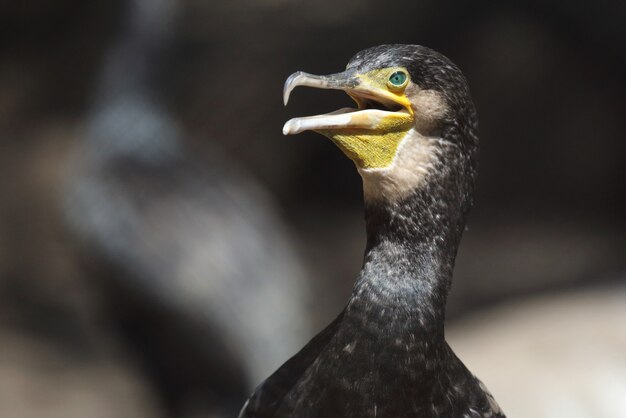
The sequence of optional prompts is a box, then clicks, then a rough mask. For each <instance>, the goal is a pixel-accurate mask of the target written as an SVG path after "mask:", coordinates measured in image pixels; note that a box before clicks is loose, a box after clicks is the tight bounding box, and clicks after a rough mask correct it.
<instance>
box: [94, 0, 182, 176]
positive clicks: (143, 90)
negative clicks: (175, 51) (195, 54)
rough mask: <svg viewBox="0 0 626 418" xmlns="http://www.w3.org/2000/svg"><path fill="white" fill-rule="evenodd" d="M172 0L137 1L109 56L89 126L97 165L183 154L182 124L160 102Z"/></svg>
mask: <svg viewBox="0 0 626 418" xmlns="http://www.w3.org/2000/svg"><path fill="white" fill-rule="evenodd" d="M176 12H177V5H176V2H175V1H172V0H156V1H155V0H132V1H129V2H127V3H125V5H124V16H123V22H122V25H121V27H120V30H119V33H117V36H116V38H115V40H114V42H113V44H112V45H111V48H110V50H109V51H108V53H107V54H106V56H105V59H104V62H103V70H102V73H101V74H100V77H99V79H98V82H97V85H98V87H97V89H96V91H95V94H94V96H95V97H94V103H93V104H92V109H91V113H90V115H89V123H88V124H87V127H86V131H87V132H86V135H85V136H86V141H85V142H86V146H85V149H86V157H87V158H88V159H89V160H90V162H91V166H92V167H100V166H101V165H105V166H106V165H107V164H117V163H118V162H119V161H126V160H129V161H133V162H139V163H148V164H151V165H159V166H160V165H164V164H169V163H171V162H173V161H176V159H177V158H178V156H179V154H180V145H181V144H180V138H179V137H180V135H181V132H180V128H179V126H178V124H177V123H176V121H175V120H174V119H173V118H172V116H171V115H170V114H169V112H168V111H167V109H166V108H165V107H164V106H163V105H162V104H161V103H162V102H163V98H162V97H161V96H162V94H161V93H162V90H163V89H162V88H161V86H160V84H162V83H161V82H160V77H161V74H160V70H161V69H162V68H163V65H164V61H165V59H166V56H167V53H168V51H169V47H170V46H171V44H172V43H173V39H174V35H175V34H174V29H175V28H174V23H175V15H176Z"/></svg>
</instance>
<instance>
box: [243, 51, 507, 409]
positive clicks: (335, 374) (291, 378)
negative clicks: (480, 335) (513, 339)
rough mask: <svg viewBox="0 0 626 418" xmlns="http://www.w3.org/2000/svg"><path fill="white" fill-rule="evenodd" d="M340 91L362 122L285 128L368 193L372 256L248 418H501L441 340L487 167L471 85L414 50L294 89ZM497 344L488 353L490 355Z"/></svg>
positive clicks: (326, 118) (321, 121)
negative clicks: (323, 152) (314, 145)
mask: <svg viewBox="0 0 626 418" xmlns="http://www.w3.org/2000/svg"><path fill="white" fill-rule="evenodd" d="M296 86H310V87H318V88H331V89H340V90H344V91H345V92H347V93H348V94H349V95H350V96H351V97H352V98H353V99H354V101H355V102H356V103H357V106H358V108H357V109H351V108H344V109H340V110H338V111H335V112H332V113H329V114H325V115H317V116H311V117H305V118H295V119H292V120H290V121H288V122H287V123H286V124H285V127H284V129H283V131H284V133H285V134H296V133H299V132H302V131H304V130H314V131H317V132H319V133H322V134H324V135H325V136H328V137H329V138H330V139H331V140H332V141H333V142H334V143H335V144H336V145H337V146H338V147H339V148H340V149H341V150H342V151H343V152H344V153H345V154H346V156H348V157H349V158H350V159H352V161H353V162H354V163H355V165H356V166H357V169H358V171H359V173H360V175H361V177H362V179H363V191H364V197H365V220H366V229H367V245H366V250H365V260H364V264H363V268H362V270H361V273H360V274H359V276H358V277H357V279H356V283H355V285H354V289H353V292H352V295H351V297H350V300H349V301H348V304H347V306H346V307H345V308H344V310H343V312H342V313H341V314H340V315H339V316H338V317H337V319H335V320H334V321H333V322H332V323H331V324H330V325H329V326H328V327H327V328H326V329H325V330H323V331H322V332H321V333H319V334H318V335H317V336H316V337H315V338H314V339H313V340H311V342H310V343H309V344H307V345H306V346H305V347H304V348H303V349H302V350H301V351H300V352H299V353H297V354H296V355H295V356H294V357H292V358H291V359H290V360H289V361H287V362H286V363H285V364H284V365H283V366H282V367H281V368H279V369H278V371H276V372H275V373H274V374H273V375H271V376H270V377H269V378H268V379H267V380H266V381H265V382H263V383H262V384H261V385H260V386H259V387H258V388H257V390H256V392H255V393H254V394H253V396H252V397H251V398H250V399H249V400H248V402H247V403H246V405H245V406H244V408H243V410H242V412H241V414H240V416H241V417H361V418H362V417H408V416H411V417H433V418H434V417H448V418H469V417H476V418H478V417H482V418H485V417H504V415H503V413H502V412H501V410H500V408H499V407H498V405H497V403H496V402H495V401H494V399H493V397H492V396H491V395H490V394H489V392H488V391H487V389H486V388H485V386H484V385H483V384H482V383H481V382H480V381H479V380H478V379H477V378H476V377H475V376H474V375H473V374H472V373H471V372H470V371H469V370H468V369H467V368H466V367H465V366H464V365H463V363H462V362H461V361H460V360H459V359H458V358H457V357H456V355H455V354H454V353H453V351H452V349H451V348H450V347H449V346H448V344H447V343H446V340H445V338H444V319H445V305H446V298H447V294H448V291H449V288H450V284H451V279H452V271H453V267H454V261H455V257H456V253H457V249H458V246H459V243H460V240H461V235H462V233H463V230H464V227H465V220H466V216H467V213H468V211H469V209H470V207H471V204H472V194H473V189H474V181H475V177H476V171H477V166H478V136H477V118H476V111H475V109H474V104H473V103H472V99H471V96H470V92H469V88H468V86H467V83H466V80H465V78H464V76H463V74H462V73H461V71H460V70H459V69H458V68H457V67H456V66H455V65H454V64H453V63H452V62H451V61H449V60H448V59H447V58H445V57H444V56H442V55H441V54H439V53H437V52H435V51H432V50H430V49H428V48H425V47H421V46H416V45H383V46H378V47H374V48H370V49H367V50H365V51H361V52H359V53H358V54H356V55H355V56H354V57H353V58H352V60H351V61H350V62H349V64H348V66H347V70H346V71H345V72H342V73H338V74H333V75H329V76H314V75H311V74H306V73H302V72H298V73H295V74H293V75H292V76H291V77H290V78H289V79H288V80H287V82H286V84H285V96H284V98H285V103H286V102H287V101H288V99H289V94H290V92H291V91H292V89H293V88H295V87H296ZM485 343H486V344H488V341H486V342H485Z"/></svg>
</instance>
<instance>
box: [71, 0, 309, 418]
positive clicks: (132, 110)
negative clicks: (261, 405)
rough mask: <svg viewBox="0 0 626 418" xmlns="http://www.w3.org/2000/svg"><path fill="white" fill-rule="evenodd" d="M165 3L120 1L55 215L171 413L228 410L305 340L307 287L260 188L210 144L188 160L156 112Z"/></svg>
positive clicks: (176, 128) (166, 30)
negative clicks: (115, 29) (60, 215)
mask: <svg viewBox="0 0 626 418" xmlns="http://www.w3.org/2000/svg"><path fill="white" fill-rule="evenodd" d="M177 3H178V2H176V1H172V0H158V1H155V0H133V1H130V2H125V3H124V4H125V13H124V23H123V24H122V25H120V27H121V30H120V33H119V34H118V39H117V40H116V41H115V43H114V45H113V47H112V48H111V50H110V51H109V53H108V54H107V56H106V59H105V61H104V68H103V73H102V75H101V77H100V78H99V81H98V82H97V86H98V91H97V97H96V99H95V103H94V106H93V109H92V111H91V113H90V114H89V117H88V121H87V124H86V127H85V131H84V138H83V140H84V141H83V143H82V144H81V145H82V146H81V152H79V153H77V155H76V167H75V170H74V171H73V179H72V182H71V184H69V185H68V186H69V190H68V196H67V199H66V201H65V213H66V218H67V221H68V224H69V226H70V227H71V230H72V231H73V232H74V233H75V235H76V236H77V237H79V238H80V240H79V241H78V242H79V243H80V245H81V247H80V249H81V252H82V254H83V255H84V256H85V257H84V259H85V260H88V261H89V262H88V263H85V265H88V266H89V268H88V270H87V271H88V272H89V273H92V274H94V276H96V277H98V278H99V279H100V280H99V282H98V283H99V284H100V290H101V294H102V295H103V299H105V300H106V304H107V306H108V307H109V308H108V310H107V314H108V315H109V316H110V317H112V318H114V321H113V322H114V323H115V326H116V329H119V330H120V331H121V332H122V334H123V335H124V337H126V341H127V342H128V343H129V346H130V347H131V349H132V350H133V351H134V352H135V354H136V355H137V357H136V359H137V363H138V364H139V366H140V368H141V369H144V370H146V371H147V373H148V374H149V376H150V377H151V378H152V379H153V381H154V382H155V384H156V388H157V390H158V391H159V395H161V397H162V399H164V400H165V403H166V406H167V410H168V411H169V412H170V414H171V416H176V417H182V416H185V414H186V413H199V411H203V413H210V414H211V415H210V416H233V415H235V414H236V413H237V411H238V409H239V407H240V405H241V403H242V402H243V401H244V400H245V397H246V396H247V395H248V393H249V391H250V390H251V389H252V388H253V387H254V385H255V384H256V383H257V382H258V380H259V379H261V378H263V377H264V376H266V375H267V373H269V372H270V371H271V370H273V369H275V368H276V367H278V366H279V365H280V362H282V359H284V358H285V356H287V355H289V354H291V353H292V352H293V351H294V350H295V349H297V348H298V347H300V346H301V344H302V342H303V341H305V338H307V337H308V336H309V335H310V333H309V325H308V316H307V313H306V311H305V310H306V306H307V304H306V301H305V298H306V295H307V293H308V292H307V282H306V280H305V274H304V269H303V268H302V265H301V263H300V261H299V258H298V257H297V255H296V253H295V251H294V249H293V245H292V242H291V241H290V239H289V238H288V234H287V231H286V230H285V227H284V225H283V224H282V222H281V221H280V219H279V218H278V216H277V215H276V210H275V208H274V207H273V205H272V202H271V199H269V196H268V195H267V193H265V191H264V190H263V188H262V187H261V185H260V184H258V183H257V182H256V181H254V179H253V178H252V177H251V176H250V175H248V174H246V173H245V171H244V170H242V169H241V167H239V166H238V165H237V164H236V162H235V161H233V160H232V159H230V158H228V156H227V155H225V153H224V152H222V151H221V150H220V149H219V148H218V147H217V146H216V145H214V144H213V145H212V146H210V147H207V148H208V149H209V150H210V154H209V155H205V156H204V158H195V156H194V155H193V154H192V152H190V151H189V150H188V149H187V147H186V144H187V142H188V141H187V140H186V137H185V136H186V133H185V132H184V130H183V129H182V128H181V127H180V125H179V124H178V123H177V122H176V120H175V119H174V117H173V116H172V115H171V113H170V112H168V111H167V109H166V107H165V106H164V105H163V101H164V100H163V98H162V93H163V88H162V85H161V84H162V82H163V80H164V78H163V77H160V75H161V74H160V73H161V71H162V70H163V68H164V67H165V62H166V58H167V57H168V51H170V47H171V45H172V43H173V40H174V39H175V32H174V23H175V21H176V19H175V18H176V12H177ZM272 300H280V301H281V303H273V302H271V301H272ZM206 411H208V412H206ZM194 416H195V415H194Z"/></svg>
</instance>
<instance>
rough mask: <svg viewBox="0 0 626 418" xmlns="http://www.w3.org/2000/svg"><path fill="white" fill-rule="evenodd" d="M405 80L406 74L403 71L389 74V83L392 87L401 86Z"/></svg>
mask: <svg viewBox="0 0 626 418" xmlns="http://www.w3.org/2000/svg"><path fill="white" fill-rule="evenodd" d="M406 80H407V75H406V73H405V72H404V71H396V72H395V73H393V74H391V75H390V76H389V84H391V86H393V87H402V86H403V85H404V83H406Z"/></svg>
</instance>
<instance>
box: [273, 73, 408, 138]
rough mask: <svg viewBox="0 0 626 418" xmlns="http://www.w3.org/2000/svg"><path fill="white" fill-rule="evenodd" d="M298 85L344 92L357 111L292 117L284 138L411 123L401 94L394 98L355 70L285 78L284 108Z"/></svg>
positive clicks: (284, 132) (284, 128)
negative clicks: (302, 134) (405, 122)
mask: <svg viewBox="0 0 626 418" xmlns="http://www.w3.org/2000/svg"><path fill="white" fill-rule="evenodd" d="M298 86H307V87H316V88H321V89H335V90H343V91H345V92H346V93H347V94H348V95H349V96H350V97H352V99H354V101H355V102H356V104H357V108H349V107H346V108H343V109H339V110H336V111H334V112H330V113H326V114H322V115H315V116H308V117H300V118H294V119H291V120H289V121H287V123H285V125H284V127H283V134H284V135H294V134H298V133H300V132H303V131H307V130H312V131H316V132H320V133H322V134H324V133H328V132H329V131H331V132H337V131H342V130H349V129H358V130H376V129H378V128H380V127H381V126H382V125H383V124H385V125H386V124H387V122H389V121H390V119H392V120H397V123H399V122H403V121H406V120H407V118H410V119H411V120H412V117H413V114H412V110H411V106H410V103H409V102H408V100H407V99H406V97H405V96H403V95H397V94H394V93H392V92H390V91H388V90H387V89H385V88H381V87H379V86H376V85H375V83H372V82H370V80H369V79H368V78H366V77H363V76H361V75H359V74H357V72H356V70H355V69H349V70H346V71H344V72H342V73H336V74H330V75H321V76H320V75H313V74H308V73H304V72H301V71H298V72H296V73H294V74H292V75H291V76H289V78H288V79H287V81H286V82H285V87H284V89H283V101H284V104H285V105H287V102H288V101H289V96H290V94H291V92H292V91H293V89H294V88H296V87H298Z"/></svg>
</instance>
